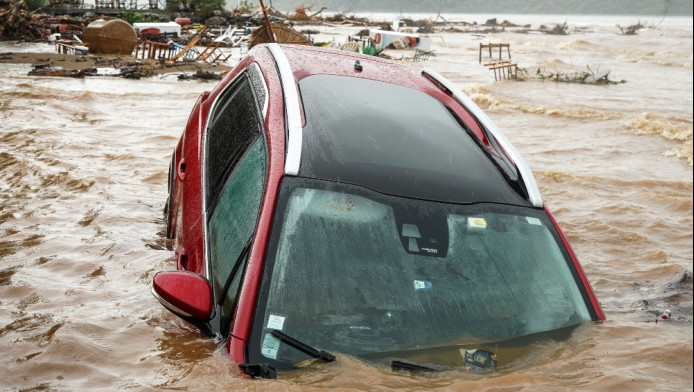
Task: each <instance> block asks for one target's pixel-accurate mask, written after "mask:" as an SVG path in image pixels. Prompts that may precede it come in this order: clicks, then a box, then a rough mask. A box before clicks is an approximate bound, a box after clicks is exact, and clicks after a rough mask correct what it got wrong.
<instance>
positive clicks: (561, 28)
mask: <svg viewBox="0 0 694 392" xmlns="http://www.w3.org/2000/svg"><path fill="white" fill-rule="evenodd" d="M540 31H541V32H543V33H545V34H552V35H568V34H569V26H568V25H567V24H566V22H564V23H562V24H557V25H554V27H552V28H551V29H549V28H547V26H545V25H541V26H540Z"/></svg>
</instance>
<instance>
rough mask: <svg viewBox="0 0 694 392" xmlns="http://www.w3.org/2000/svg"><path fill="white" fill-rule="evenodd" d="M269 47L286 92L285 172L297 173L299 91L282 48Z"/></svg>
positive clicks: (300, 131) (300, 134) (299, 126)
mask: <svg viewBox="0 0 694 392" xmlns="http://www.w3.org/2000/svg"><path fill="white" fill-rule="evenodd" d="M267 47H268V50H269V51H270V54H271V55H272V58H273V59H274V60H275V64H276V65H277V71H278V73H279V76H280V82H281V83H282V92H283V93H284V108H285V114H286V119H287V125H286V127H287V129H286V135H287V146H286V149H287V155H286V157H285V161H284V174H288V175H297V174H298V173H299V165H300V163H301V139H302V137H303V135H302V131H303V130H302V129H301V112H300V111H299V93H298V91H297V90H296V80H294V73H293V72H292V68H291V67H290V66H289V60H287V56H286V55H285V54H284V51H283V50H282V48H281V47H280V46H279V45H278V44H276V43H271V44H268V46H267Z"/></svg>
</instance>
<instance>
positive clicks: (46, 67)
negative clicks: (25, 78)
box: [29, 62, 97, 78]
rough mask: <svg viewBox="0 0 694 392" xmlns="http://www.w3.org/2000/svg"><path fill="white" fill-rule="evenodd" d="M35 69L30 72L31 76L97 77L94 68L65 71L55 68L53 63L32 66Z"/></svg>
mask: <svg viewBox="0 0 694 392" xmlns="http://www.w3.org/2000/svg"><path fill="white" fill-rule="evenodd" d="M32 67H33V69H32V70H31V71H29V75H30V76H62V77H70V78H84V77H85V76H96V74H97V69H96V68H94V67H90V68H84V69H79V70H77V69H64V68H60V67H53V63H45V62H41V63H36V64H34V65H32Z"/></svg>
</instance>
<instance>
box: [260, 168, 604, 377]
mask: <svg viewBox="0 0 694 392" xmlns="http://www.w3.org/2000/svg"><path fill="white" fill-rule="evenodd" d="M290 180H292V179H285V180H284V181H285V182H284V183H283V184H288V183H290ZM292 182H301V183H303V184H307V185H308V184H312V185H314V184H315V185H317V184H321V185H320V187H321V188H322V189H315V188H310V187H297V188H295V189H293V190H291V192H290V191H288V190H287V188H285V187H284V185H283V189H282V193H281V197H280V202H279V204H278V208H277V210H278V212H279V211H282V214H281V215H278V216H277V218H276V219H277V220H276V222H275V226H274V227H273V234H272V237H271V245H270V248H269V249H268V264H267V266H266V268H267V270H266V275H265V278H264V281H263V288H262V291H261V297H260V298H259V303H260V304H261V305H260V306H261V309H263V308H262V307H263V306H264V314H263V313H261V314H260V315H258V317H259V319H258V324H257V325H256V330H257V331H258V334H257V335H255V336H257V338H256V339H258V340H256V342H257V346H256V347H257V348H258V349H259V351H260V352H261V353H262V354H261V355H262V356H263V357H264V358H269V359H277V360H281V361H286V362H289V363H295V362H298V361H300V360H302V359H303V358H302V357H303V356H305V355H304V354H303V353H301V352H298V351H297V350H293V349H291V347H287V346H286V345H281V344H280V345H278V344H277V342H276V341H273V337H272V336H269V337H268V333H269V331H270V330H271V329H273V328H277V327H278V326H279V327H281V328H280V329H282V330H283V332H285V333H287V334H289V335H290V336H292V337H294V338H296V339H298V340H300V341H302V342H305V343H307V344H309V345H311V346H313V347H321V348H322V349H325V350H328V351H335V352H341V353H346V354H352V355H357V356H362V355H366V354H375V353H383V352H395V351H399V350H407V349H409V348H412V347H434V346H447V345H449V346H451V347H453V346H455V345H457V344H483V343H487V342H498V341H500V340H506V339H510V338H515V337H520V336H528V335H531V334H536V333H541V332H544V331H551V330H556V329H560V328H568V327H571V326H575V325H578V324H580V323H582V322H586V321H589V320H590V319H591V315H590V314H589V311H588V308H587V306H586V302H585V301H586V300H585V298H584V295H583V294H584V293H583V292H582V291H581V290H580V288H579V286H578V284H579V282H578V281H577V278H576V277H575V275H574V273H573V271H572V265H573V264H572V263H571V260H570V259H569V256H568V253H566V250H565V249H564V248H563V247H562V245H561V241H560V239H559V238H558V234H557V233H556V232H555V231H554V229H553V225H552V223H551V221H550V220H549V219H548V218H547V216H546V215H545V214H544V212H543V211H542V210H538V209H531V208H523V207H515V206H504V205H495V204H483V203H480V204H475V205H452V204H445V203H435V202H425V201H421V200H412V199H404V198H398V197H392V196H387V195H379V194H378V193H376V192H373V191H370V190H367V189H364V188H361V187H356V186H352V185H349V184H334V183H333V184H331V185H325V186H324V185H322V183H326V184H327V182H321V181H314V180H312V181H306V180H299V179H297V180H296V181H293V180H292ZM431 216H439V217H441V219H438V218H437V219H430V217H431ZM265 290H267V291H265ZM355 341H358V342H360V343H359V344H358V345H355V344H354V342H355Z"/></svg>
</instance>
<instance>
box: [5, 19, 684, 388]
mask: <svg viewBox="0 0 694 392" xmlns="http://www.w3.org/2000/svg"><path fill="white" fill-rule="evenodd" d="M566 19H568V22H569V25H570V26H571V25H572V24H571V19H570V18H568V17H567V18H566ZM557 20H558V21H559V22H561V21H563V20H564V19H562V18H559V19H557ZM602 20H603V22H605V23H603V24H588V25H583V26H580V27H581V29H576V30H572V32H571V34H569V35H566V36H549V35H542V34H520V33H513V32H506V33H499V34H491V35H488V36H487V37H486V38H485V39H484V41H480V40H479V39H478V38H477V37H475V36H473V35H471V34H455V33H444V34H440V35H437V36H436V37H434V43H433V46H434V47H433V48H434V49H435V50H436V52H435V56H432V57H431V58H430V59H429V60H428V61H426V62H417V63H413V66H416V67H421V66H426V67H429V68H432V69H434V70H435V71H437V72H439V73H441V74H443V75H444V76H446V77H448V78H449V79H451V80H452V81H453V82H454V83H456V84H457V85H458V86H460V87H461V88H463V89H464V90H465V91H466V92H467V93H468V94H469V95H470V96H471V97H472V98H473V99H474V100H475V101H476V102H477V103H478V104H479V105H480V106H481V107H482V108H483V109H484V110H485V111H486V112H487V114H488V115H489V116H490V117H491V118H492V120H493V121H494V122H495V123H496V124H497V125H498V126H499V128H501V129H502V130H504V132H505V133H506V135H507V137H508V138H509V139H510V140H511V141H512V142H513V143H514V144H515V146H516V148H517V149H518V150H519V151H520V152H521V154H523V155H524V157H525V158H526V160H527V161H528V163H529V165H530V167H531V169H532V170H533V172H534V173H535V176H536V178H537V181H538V183H539V186H540V189H541V191H542V193H543V196H544V199H545V201H546V203H547V204H548V206H549V208H550V209H551V210H552V211H553V212H554V214H555V216H556V218H557V220H558V221H559V224H560V225H561V226H562V228H563V230H564V232H565V234H566V235H567V236H568V238H569V241H570V242H571V243H572V245H573V248H574V250H575V251H576V253H577V255H578V257H579V259H580V260H581V262H582V264H583V267H584V269H585V271H586V274H587V276H588V278H589V280H590V282H591V284H592V286H593V288H594V290H595V292H596V294H597V296H598V298H599V300H600V301H601V303H602V307H603V310H604V311H605V313H606V315H607V321H606V322H604V323H600V324H589V325H584V326H581V327H580V328H578V329H577V330H575V331H574V332H573V333H572V334H571V336H570V337H569V338H568V339H566V340H563V341H560V342H542V343H538V344H536V345H535V346H534V347H533V349H532V350H531V351H530V352H529V353H528V354H525V355H523V356H521V357H519V359H517V360H515V361H513V362H512V363H511V364H509V365H508V366H505V367H503V368H500V369H498V370H497V371H495V372H493V373H487V374H478V373H467V372H464V371H457V372H452V371H451V372H444V373H438V374H435V375H421V376H419V375H417V376H415V375H409V374H402V373H393V372H391V371H390V370H389V369H385V368H379V367H374V366H370V365H367V364H365V363H363V362H361V361H359V360H357V359H355V358H350V357H346V356H341V355H339V354H338V361H337V362H335V363H331V364H324V365H317V366H315V367H313V368H309V369H305V370H301V371H296V372H289V373H284V374H282V375H281V378H280V379H279V380H251V379H249V378H247V377H244V376H242V375H241V372H240V371H239V370H238V368H237V366H236V364H235V363H233V361H232V360H231V359H230V358H229V357H228V356H227V355H226V354H225V352H224V350H223V349H220V348H218V347H216V346H215V345H214V344H213V343H212V342H211V341H210V340H208V339H206V338H205V337H203V336H201V335H200V334H199V333H198V331H197V330H196V329H195V328H193V327H191V326H189V325H187V324H186V323H184V322H182V321H180V320H179V319H177V318H176V317H175V316H173V315H171V314H170V313H169V312H168V311H166V310H165V309H164V308H163V307H162V306H160V305H159V303H158V302H157V301H156V300H155V299H154V298H153V297H152V295H151V294H150V288H151V279H152V276H153V274H154V273H155V272H156V271H160V270H167V269H173V268H175V260H174V255H173V252H172V251H171V250H170V249H169V247H170V244H168V243H167V240H166V239H165V238H164V231H165V224H164V219H163V214H162V211H163V207H164V202H165V200H166V182H167V169H168V163H169V159H170V154H171V152H172V150H173V148H174V146H175V144H176V142H177V140H178V137H179V136H180V134H181V131H182V130H183V126H184V123H185V121H186V119H187V117H188V114H189V111H190V109H191V107H192V105H193V103H194V101H195V100H196V98H197V96H198V95H199V94H200V93H201V92H202V91H204V90H209V89H211V88H212V87H213V86H214V82H196V81H178V80H177V78H176V76H175V75H169V76H163V77H156V78H151V79H143V80H139V81H132V80H124V79H120V78H114V77H108V76H102V77H92V78H86V79H69V78H47V77H30V76H27V74H28V72H29V70H30V66H29V65H19V64H0V94H1V95H0V348H1V350H2V351H1V355H0V390H10V391H13V390H17V391H18V390H108V391H112V390H134V391H144V390H196V391H207V390H209V391H212V390H257V391H276V390H289V391H298V390H308V389H310V390H319V391H320V390H335V389H341V390H379V391H383V390H398V391H400V390H409V391H420V390H497V391H499V390H504V391H510V390H513V391H519V390H528V391H530V390H532V391H535V390H559V389H569V390H590V391H613V390H626V389H628V390H659V391H684V390H691V389H692V319H693V317H692V260H693V257H692V232H693V230H692V193H693V191H692V52H693V50H692V21H691V18H688V19H687V18H681V19H677V20H675V21H674V22H672V21H670V22H668V21H666V22H665V23H662V24H655V23H654V24H652V25H650V26H647V28H645V29H642V30H639V31H638V34H637V35H634V36H624V35H620V34H618V33H619V30H617V28H616V27H615V25H614V23H611V22H609V20H607V19H604V18H603V19H602ZM513 21H514V22H517V23H518V22H523V17H522V16H518V17H516V20H513ZM634 22H636V19H635V20H634ZM574 27H576V26H574ZM316 29H319V30H321V34H323V35H321V36H318V37H317V39H321V38H322V39H324V40H326V41H330V40H332V39H334V40H340V39H343V40H344V36H345V35H344V34H345V32H352V33H353V32H354V31H351V30H349V28H347V27H339V28H334V27H325V26H320V27H316ZM338 34H342V35H338ZM480 42H506V43H510V44H511V46H510V48H511V54H512V56H513V60H514V61H516V62H517V63H518V64H519V66H521V67H522V68H524V69H525V70H527V73H528V74H529V77H528V78H527V80H526V81H522V82H520V81H519V82H516V81H509V80H504V81H499V82H495V81H494V76H493V73H492V72H491V71H489V70H487V69H486V68H485V67H484V66H483V65H480V64H478V48H479V43H480ZM38 50H40V51H51V50H52V48H51V47H49V46H46V45H45V44H22V45H15V44H13V43H0V53H1V52H8V51H38ZM405 57H407V54H406V53H405ZM235 58H236V59H238V56H235ZM404 61H407V59H405V60H404ZM588 67H590V69H592V70H608V69H609V70H611V72H610V76H609V77H610V79H611V80H615V81H620V80H624V81H625V82H624V83H619V84H610V85H584V84H570V83H556V82H552V81H543V80H540V79H538V78H536V77H535V75H536V72H537V70H538V69H539V70H540V72H541V73H543V74H545V75H548V74H550V73H556V72H560V73H561V74H567V73H569V74H570V73H571V72H577V71H584V70H586V69H587V68H588ZM665 310H670V311H671V312H672V317H671V319H669V320H662V319H659V316H660V315H661V314H662V313H663V312H664V311H665ZM656 320H657V322H656Z"/></svg>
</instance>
